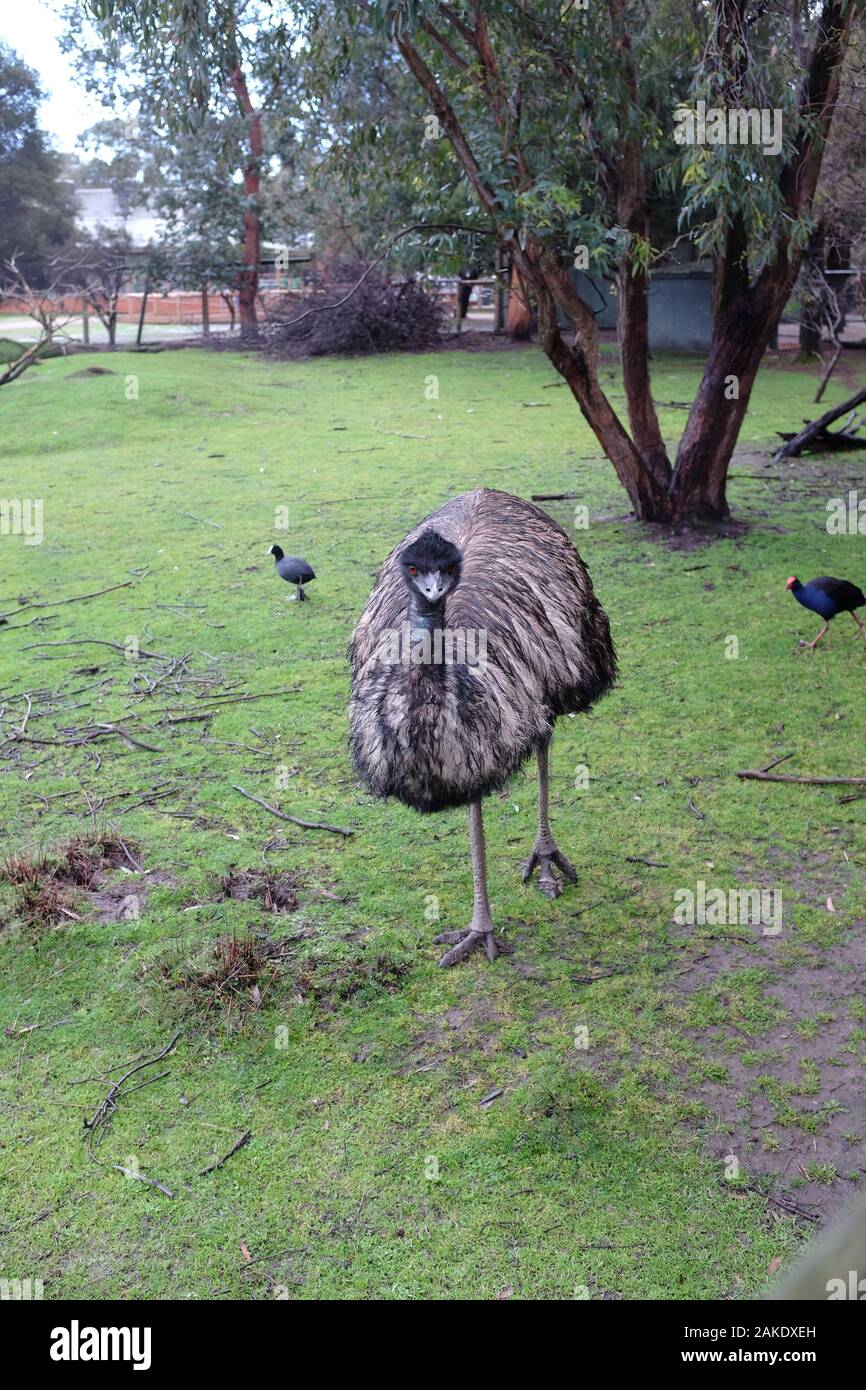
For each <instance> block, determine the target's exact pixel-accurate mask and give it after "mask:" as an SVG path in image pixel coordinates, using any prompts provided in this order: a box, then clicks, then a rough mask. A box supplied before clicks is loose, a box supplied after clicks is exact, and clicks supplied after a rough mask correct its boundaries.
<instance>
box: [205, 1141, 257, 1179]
mask: <svg viewBox="0 0 866 1390" xmlns="http://www.w3.org/2000/svg"><path fill="white" fill-rule="evenodd" d="M252 1137H253V1132H252V1130H251V1129H247V1130H245V1131H244V1133H243V1134H242V1135H241V1137H240V1139H239V1140H238V1141H237V1143H236V1144H232V1146H231V1148H230V1149H229V1151H228V1153H227V1154H223V1156H222V1158H218V1159H217V1161H216V1163H211V1164H210V1165H209V1166H208V1167H207V1168H202V1169H201V1171H200V1172H199V1177H200V1178H206V1177H207V1175H208V1173H215V1172H216V1170H217V1168H222V1166H223V1164H224V1163H227V1162H228V1160H229V1159H230V1158H231V1157H232V1155H233V1154H236V1153H237V1151H238V1149H242V1148H244V1147H245V1145H247V1144H248V1143H249V1142H250V1140H251V1139H252Z"/></svg>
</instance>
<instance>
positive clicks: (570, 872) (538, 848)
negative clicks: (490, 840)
mask: <svg viewBox="0 0 866 1390" xmlns="http://www.w3.org/2000/svg"><path fill="white" fill-rule="evenodd" d="M549 749H550V739H548V740H547V742H546V743H539V745H538V747H537V748H536V750H535V754H536V758H537V760H538V834H537V835H536V837H535V845H534V848H533V850H532V853H531V854H530V856H529V858H528V859H525V860H524V861H523V864H522V865H521V870H520V876H521V878H522V879H523V882H524V883H526V881H527V879H529V878H531V876H532V873H533V871H534V870H535V869H538V886H539V888H540V889H541V891H542V893H544V894H546V896H547V897H548V898H558V897H559V895H560V893H561V892H562V882H561V880H560V879H558V878H557V877H556V875H555V873H554V872H553V870H554V868H556V869H558V870H559V872H560V873H561V874H562V877H563V878H567V879H568V881H569V883H576V882H577V871H576V869H575V867H574V865H573V864H571V863H569V861H568V860H567V859H566V857H565V855H564V854H563V853H562V851H561V850H560V848H559V846H558V844H557V843H556V841H555V840H554V838H553V836H552V835H551V833H550V820H549V819H548V801H549V791H550V777H549V770H548V752H549Z"/></svg>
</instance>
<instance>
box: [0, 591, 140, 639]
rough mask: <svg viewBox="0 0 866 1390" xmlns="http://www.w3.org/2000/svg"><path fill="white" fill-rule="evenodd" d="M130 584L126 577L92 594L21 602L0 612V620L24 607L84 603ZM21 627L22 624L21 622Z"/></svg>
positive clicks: (56, 606)
mask: <svg viewBox="0 0 866 1390" xmlns="http://www.w3.org/2000/svg"><path fill="white" fill-rule="evenodd" d="M131 584H132V580H131V579H127V580H125V581H124V582H123V584H111V585H110V586H109V587H108V588H107V589H96V590H95V591H94V592H93V593H92V594H74V595H73V596H72V597H71V598H53V599H45V600H44V601H40V602H39V603H22V604H21V605H20V606H19V607H18V608H17V609H14V608H10V610H9V612H8V613H0V622H2V621H3V619H4V618H9V617H14V616H15V615H16V613H22V612H23V611H24V609H25V608H60V607H61V606H62V605H63V604H64V603H84V601H85V599H89V598H99V596H100V594H113V593H114V591H115V589H128V588H129V587H130V586H131ZM21 626H22V627H23V626H24V624H23V623H22V624H21Z"/></svg>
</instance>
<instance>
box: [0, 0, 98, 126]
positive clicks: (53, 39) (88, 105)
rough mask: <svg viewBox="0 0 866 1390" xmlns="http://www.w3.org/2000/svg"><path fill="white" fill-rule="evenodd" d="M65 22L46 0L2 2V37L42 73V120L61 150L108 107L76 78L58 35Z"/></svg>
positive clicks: (9, 0)
mask: <svg viewBox="0 0 866 1390" xmlns="http://www.w3.org/2000/svg"><path fill="white" fill-rule="evenodd" d="M60 30H61V24H60V20H59V19H58V18H57V15H56V14H55V13H54V12H53V10H52V8H51V6H50V5H48V4H46V3H45V0H15V2H14V3H13V0H4V2H3V4H2V5H0V39H2V41H3V42H4V43H6V44H8V45H9V46H10V48H14V49H15V51H16V52H17V53H18V55H19V56H20V57H21V58H23V59H24V61H25V63H27V65H28V66H29V67H31V68H35V69H36V71H37V72H38V74H39V77H40V80H41V83H42V87H43V89H44V91H45V97H46V99H45V101H44V102H43V103H42V107H41V111H40V121H41V125H42V127H43V129H44V130H47V131H48V132H49V133H50V135H51V136H52V137H53V139H54V144H55V147H56V148H57V149H58V150H73V149H74V148H75V144H76V141H77V139H78V136H79V135H80V134H81V132H82V131H83V130H86V129H87V127H88V126H90V125H93V123H94V121H98V120H101V119H102V118H103V116H104V115H105V111H104V109H103V108H102V106H101V105H100V104H99V102H97V101H94V100H92V99H91V98H89V97H88V96H87V94H86V93H85V92H84V90H83V88H81V87H79V86H78V84H77V83H76V82H74V81H73V79H72V74H71V71H70V66H69V61H68V59H67V58H66V57H65V56H64V54H62V53H61V51H60V48H59V46H58V44H57V35H58V34H59V33H60Z"/></svg>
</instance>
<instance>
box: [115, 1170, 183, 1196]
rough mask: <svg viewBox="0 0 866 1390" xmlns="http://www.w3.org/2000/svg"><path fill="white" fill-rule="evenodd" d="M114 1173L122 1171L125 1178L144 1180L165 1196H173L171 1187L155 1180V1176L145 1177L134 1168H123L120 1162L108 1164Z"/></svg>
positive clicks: (137, 1180)
mask: <svg viewBox="0 0 866 1390" xmlns="http://www.w3.org/2000/svg"><path fill="white" fill-rule="evenodd" d="M110 1166H111V1167H112V1168H113V1169H114V1171H115V1172H116V1173H122V1174H123V1176H124V1177H125V1178H135V1180H136V1182H146V1183H147V1185H148V1187H158V1188H159V1190H160V1192H164V1193H165V1195H166V1197H173V1196H174V1193H173V1192H172V1190H171V1188H169V1187H166V1185H165V1183H162V1182H157V1181H156V1178H146V1177H145V1176H144V1174H143V1173H136V1171H135V1169H134V1168H124V1167H123V1164H122V1163H112V1164H111V1165H110Z"/></svg>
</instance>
